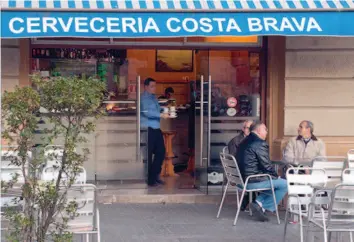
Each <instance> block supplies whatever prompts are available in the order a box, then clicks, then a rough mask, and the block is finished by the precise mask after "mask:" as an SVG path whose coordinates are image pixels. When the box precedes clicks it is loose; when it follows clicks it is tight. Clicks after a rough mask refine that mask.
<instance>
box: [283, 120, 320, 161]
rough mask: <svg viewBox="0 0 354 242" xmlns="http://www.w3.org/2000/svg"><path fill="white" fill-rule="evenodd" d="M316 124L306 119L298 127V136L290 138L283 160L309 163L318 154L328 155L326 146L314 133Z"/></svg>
mask: <svg viewBox="0 0 354 242" xmlns="http://www.w3.org/2000/svg"><path fill="white" fill-rule="evenodd" d="M313 132H314V125H313V123H312V122H311V121H308V120H304V121H302V122H301V123H300V125H299V128H298V136H297V137H293V138H291V139H290V140H289V142H288V144H287V146H286V147H285V150H284V157H283V160H284V161H285V162H287V163H289V164H295V165H301V163H309V162H311V161H312V160H313V159H315V158H316V157H318V156H326V147H325V144H324V143H323V141H322V140H320V139H318V138H317V137H316V136H315V135H314V134H313Z"/></svg>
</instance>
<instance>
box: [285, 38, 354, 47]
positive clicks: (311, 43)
mask: <svg viewBox="0 0 354 242" xmlns="http://www.w3.org/2000/svg"><path fill="white" fill-rule="evenodd" d="M286 48H287V49H339V48H342V49H350V48H352V49H354V41H353V38H352V37H341V38H338V37H308V36H306V37H287V38H286Z"/></svg>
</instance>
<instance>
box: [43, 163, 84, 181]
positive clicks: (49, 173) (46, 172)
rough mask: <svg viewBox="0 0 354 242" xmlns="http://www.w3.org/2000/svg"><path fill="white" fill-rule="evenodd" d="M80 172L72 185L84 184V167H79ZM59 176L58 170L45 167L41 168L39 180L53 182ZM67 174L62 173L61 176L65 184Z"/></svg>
mask: <svg viewBox="0 0 354 242" xmlns="http://www.w3.org/2000/svg"><path fill="white" fill-rule="evenodd" d="M80 170H81V172H80V173H79V174H77V175H76V180H75V182H74V184H86V177H87V174H86V170H85V168H84V167H82V166H81V167H80ZM58 175H59V169H58V168H56V167H53V166H46V167H44V168H43V171H42V175H41V180H43V181H47V182H48V181H53V180H54V179H57V177H58ZM67 179H68V178H67V174H65V173H63V174H62V181H63V182H64V183H65V182H66V181H67Z"/></svg>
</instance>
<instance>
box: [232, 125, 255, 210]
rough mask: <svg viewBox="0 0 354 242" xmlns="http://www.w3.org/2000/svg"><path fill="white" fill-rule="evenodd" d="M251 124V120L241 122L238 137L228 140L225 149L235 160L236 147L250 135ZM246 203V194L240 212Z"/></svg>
mask: <svg viewBox="0 0 354 242" xmlns="http://www.w3.org/2000/svg"><path fill="white" fill-rule="evenodd" d="M252 123H253V121H252V120H246V121H245V122H243V126H242V132H241V133H240V134H239V135H237V136H235V137H234V138H233V139H232V140H230V142H229V143H228V145H227V147H228V149H229V154H230V155H233V156H234V157H235V158H236V154H237V149H238V146H239V145H240V143H241V142H242V140H243V139H244V138H246V137H247V136H248V135H249V134H250V127H251V124H252ZM254 198H255V197H254ZM248 203H249V197H248V194H247V195H245V198H244V199H243V202H242V205H241V210H242V211H246V207H247V205H248Z"/></svg>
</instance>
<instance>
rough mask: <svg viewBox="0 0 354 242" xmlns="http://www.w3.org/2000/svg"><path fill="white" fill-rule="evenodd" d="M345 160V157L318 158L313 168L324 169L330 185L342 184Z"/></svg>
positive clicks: (313, 162) (314, 161) (313, 161)
mask: <svg viewBox="0 0 354 242" xmlns="http://www.w3.org/2000/svg"><path fill="white" fill-rule="evenodd" d="M345 159H346V158H345V157H343V156H327V157H316V158H315V159H313V160H312V168H315V169H324V170H325V171H326V175H327V177H328V181H327V182H328V183H332V182H337V183H340V182H341V181H342V172H343V170H344V168H345Z"/></svg>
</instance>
